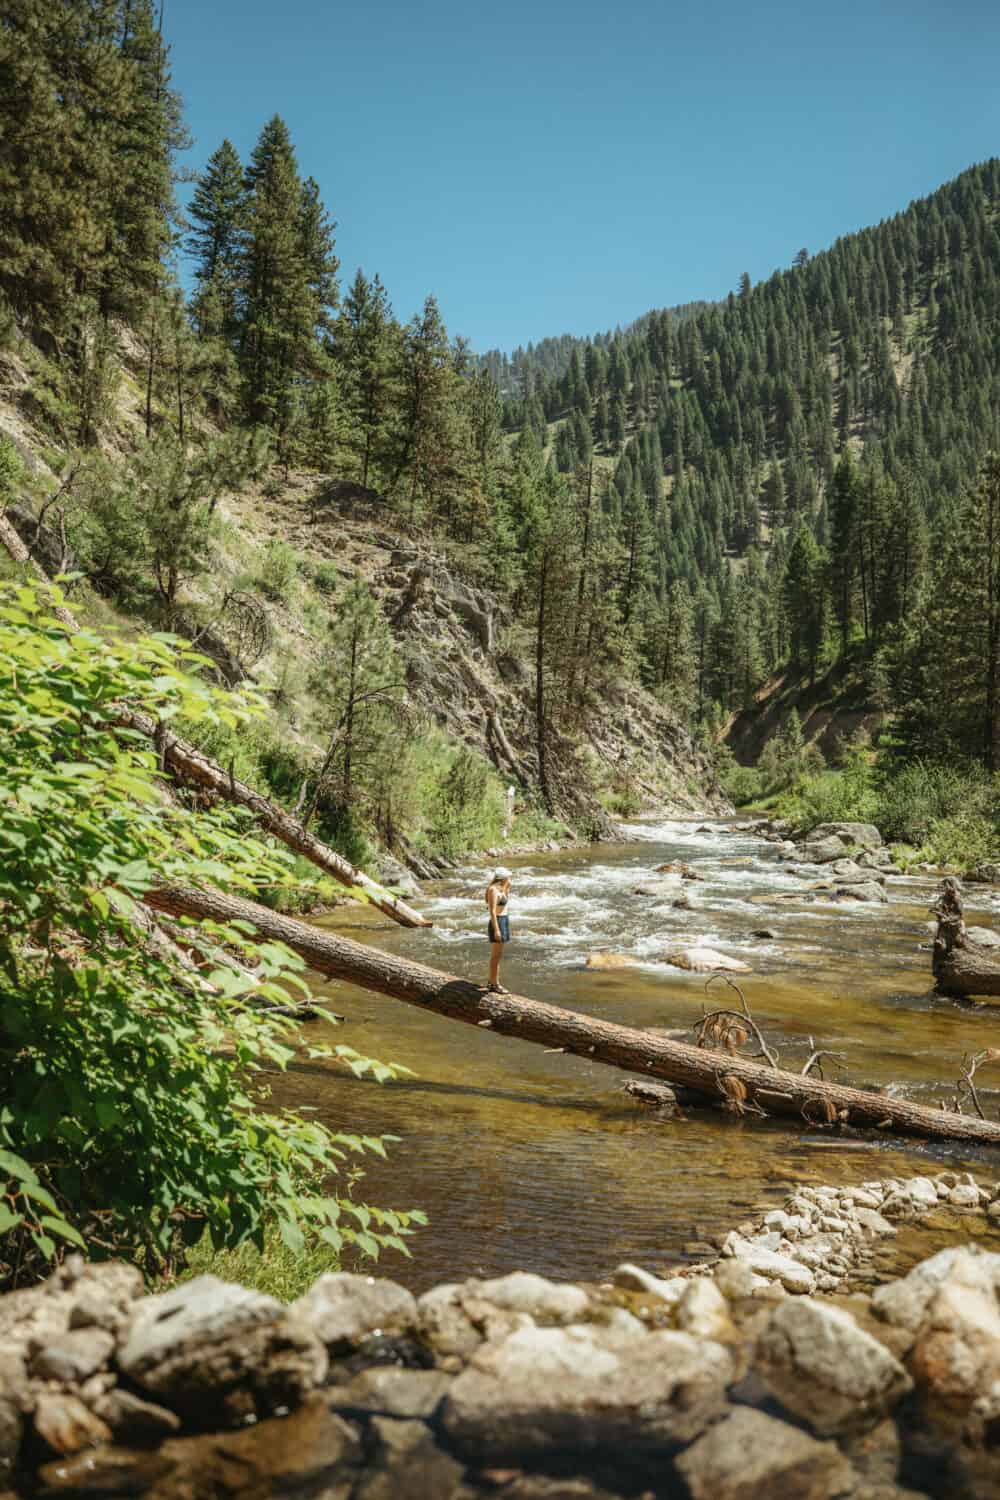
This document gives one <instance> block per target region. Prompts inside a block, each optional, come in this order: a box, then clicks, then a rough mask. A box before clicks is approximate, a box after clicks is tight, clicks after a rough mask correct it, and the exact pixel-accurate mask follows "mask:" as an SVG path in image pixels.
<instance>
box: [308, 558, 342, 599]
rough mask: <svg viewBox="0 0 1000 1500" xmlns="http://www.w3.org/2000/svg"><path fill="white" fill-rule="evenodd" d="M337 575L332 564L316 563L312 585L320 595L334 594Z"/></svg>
mask: <svg viewBox="0 0 1000 1500" xmlns="http://www.w3.org/2000/svg"><path fill="white" fill-rule="evenodd" d="M338 582H339V575H338V573H337V569H336V566H335V565H334V564H333V563H332V562H321V563H317V564H316V567H315V569H314V571H313V583H314V584H315V585H316V587H317V588H318V589H319V591H320V593H321V594H334V593H336V591H337V584H338Z"/></svg>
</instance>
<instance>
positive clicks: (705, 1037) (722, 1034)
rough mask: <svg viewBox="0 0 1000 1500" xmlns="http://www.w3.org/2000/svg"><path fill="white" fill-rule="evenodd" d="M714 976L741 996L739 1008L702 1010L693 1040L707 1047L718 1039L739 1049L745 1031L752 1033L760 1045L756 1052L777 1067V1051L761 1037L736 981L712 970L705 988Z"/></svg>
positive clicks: (761, 1034)
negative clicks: (737, 1009)
mask: <svg viewBox="0 0 1000 1500" xmlns="http://www.w3.org/2000/svg"><path fill="white" fill-rule="evenodd" d="M717 979H721V980H723V981H724V983H726V984H728V986H729V988H730V989H731V990H735V991H736V993H737V995H739V997H740V1009H739V1011H735V1010H711V1011H708V1012H707V1014H703V1015H702V1018H701V1021H700V1022H699V1023H698V1031H697V1035H696V1037H695V1041H696V1044H697V1045H698V1046H699V1047H707V1046H709V1045H710V1044H711V1043H712V1042H721V1043H722V1045H723V1047H725V1048H726V1050H727V1052H738V1051H739V1049H740V1047H742V1046H743V1045H744V1043H745V1042H746V1040H747V1035H748V1033H752V1034H753V1036H754V1039H755V1040H756V1042H757V1046H758V1047H759V1048H760V1051H759V1052H758V1053H757V1054H756V1056H758V1057H763V1058H766V1060H767V1062H768V1063H769V1065H770V1066H771V1067H772V1068H776V1067H777V1066H778V1054H777V1052H775V1050H774V1048H773V1047H769V1046H768V1044H767V1042H766V1041H765V1040H764V1036H763V1033H762V1032H761V1029H760V1027H759V1026H758V1025H757V1022H756V1021H755V1020H754V1018H753V1015H752V1014H751V1011H750V1007H749V1005H748V1004H747V999H746V996H745V995H744V993H743V991H742V990H741V989H740V987H739V985H738V984H735V983H734V981H733V980H732V979H730V978H729V975H728V974H713V975H712V976H711V977H710V978H709V979H707V980H706V981H705V990H706V992H707V991H708V988H709V986H710V985H711V984H713V983H714V982H715V980H717Z"/></svg>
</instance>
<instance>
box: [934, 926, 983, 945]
mask: <svg viewBox="0 0 1000 1500" xmlns="http://www.w3.org/2000/svg"><path fill="white" fill-rule="evenodd" d="M930 926H931V927H932V928H934V930H935V931H936V930H937V923H936V922H931V923H930ZM965 935H966V937H967V938H971V940H972V942H974V943H978V944H979V946H980V948H1000V932H994V931H993V929H992V928H991V927H967V928H966V929H965Z"/></svg>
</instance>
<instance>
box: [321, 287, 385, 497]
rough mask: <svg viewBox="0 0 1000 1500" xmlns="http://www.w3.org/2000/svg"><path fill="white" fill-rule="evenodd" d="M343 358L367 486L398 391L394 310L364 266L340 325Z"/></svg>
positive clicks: (339, 344) (339, 356)
mask: <svg viewBox="0 0 1000 1500" xmlns="http://www.w3.org/2000/svg"><path fill="white" fill-rule="evenodd" d="M336 350H337V359H338V363H339V366H340V369H341V371H342V378H343V382H344V389H345V392H346V399H347V403H348V409H349V411H350V414H351V418H352V423H351V427H352V432H353V433H354V434H355V436H354V441H353V446H354V448H355V450H356V452H357V459H358V466H359V477H360V480H361V483H362V484H363V485H365V486H367V485H368V484H369V483H370V481H371V479H372V478H373V477H374V475H375V472H376V471H378V472H380V470H381V465H382V462H383V460H384V457H385V446H386V442H387V439H388V422H389V414H390V411H391V407H392V402H393V396H394V392H395V380H396V363H397V357H398V350H397V347H396V338H395V326H394V324H393V320H392V308H391V307H390V305H389V298H388V295H387V293H386V290H385V287H384V286H383V285H382V283H381V281H380V280H379V278H378V276H376V277H375V278H374V279H373V280H372V281H368V280H367V278H366V277H365V274H364V272H363V271H361V270H360V269H359V270H358V272H357V274H356V276H355V278H354V280H353V282H352V283H351V286H350V288H349V290H348V292H347V294H346V296H345V297H344V303H343V308H342V311H341V315H340V319H339V321H338V323H337V328H336Z"/></svg>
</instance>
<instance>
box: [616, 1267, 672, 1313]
mask: <svg viewBox="0 0 1000 1500" xmlns="http://www.w3.org/2000/svg"><path fill="white" fill-rule="evenodd" d="M611 1280H612V1281H613V1282H614V1284H615V1286H620V1287H622V1288H624V1290H625V1291H629V1292H646V1293H647V1294H648V1295H649V1296H650V1297H657V1298H659V1300H660V1301H661V1302H668V1303H669V1304H670V1306H671V1307H673V1306H674V1305H675V1304H676V1303H678V1302H679V1301H680V1300H681V1298H682V1297H683V1295H684V1293H685V1291H686V1290H687V1286H688V1281H687V1278H686V1277H684V1276H671V1277H670V1279H669V1281H664V1280H663V1278H662V1277H660V1276H654V1275H653V1273H652V1272H651V1271H644V1270H643V1269H642V1267H641V1266H633V1265H631V1264H630V1263H629V1262H628V1261H626V1262H625V1263H624V1264H623V1265H620V1266H618V1267H617V1268H616V1269H615V1271H614V1272H613V1273H612V1276H611Z"/></svg>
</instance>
